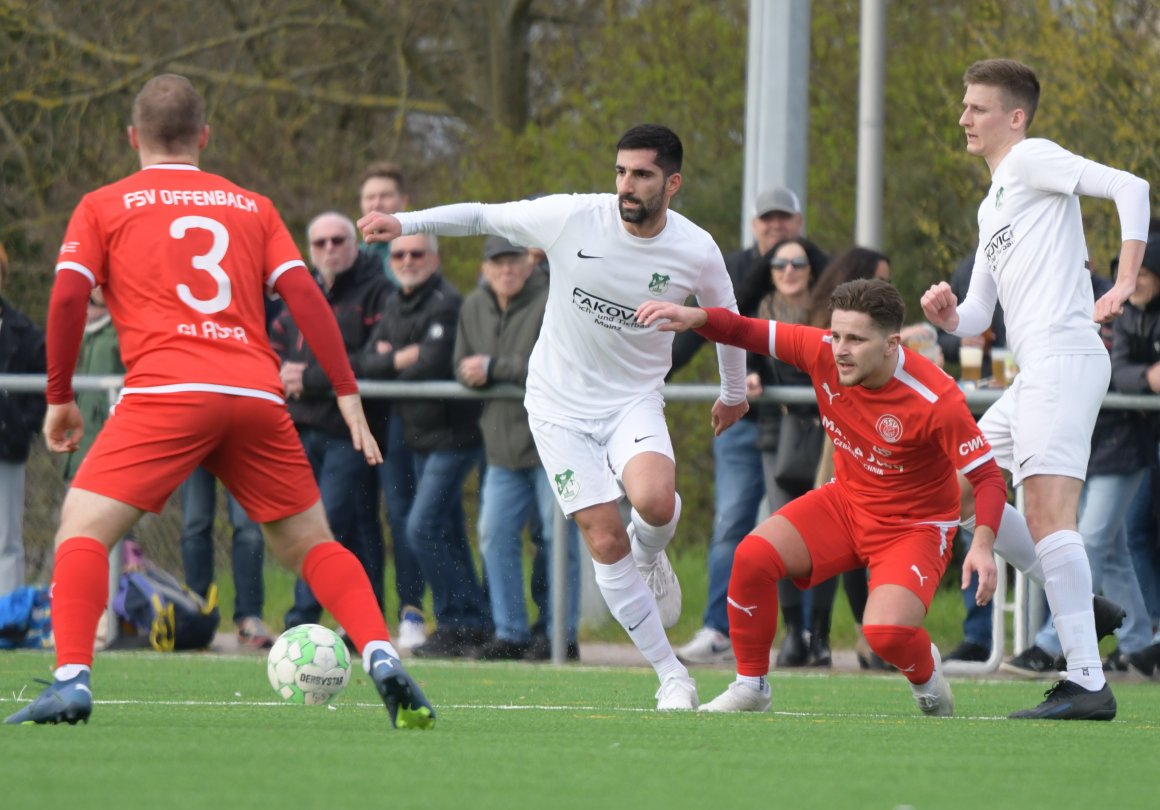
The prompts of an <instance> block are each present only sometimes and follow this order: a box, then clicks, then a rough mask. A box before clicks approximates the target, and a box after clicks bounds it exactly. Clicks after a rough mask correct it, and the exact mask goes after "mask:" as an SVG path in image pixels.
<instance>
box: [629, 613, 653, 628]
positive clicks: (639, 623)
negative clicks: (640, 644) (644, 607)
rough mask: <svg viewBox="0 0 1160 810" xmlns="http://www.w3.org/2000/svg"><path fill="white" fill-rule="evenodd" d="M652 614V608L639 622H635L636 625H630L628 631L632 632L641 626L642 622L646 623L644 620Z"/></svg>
mask: <svg viewBox="0 0 1160 810" xmlns="http://www.w3.org/2000/svg"><path fill="white" fill-rule="evenodd" d="M651 615H652V611H651V610H650V611H649V612H648V613H646V614H644V616H643V617H642V618H641V620H640V621H639V622H637V623H636V624H634V625H632V626H630V627H629V628H628V632H630V633H631V632H632V631H633V630H635V629H636V628H638V627H640V626H641V625H642V624H644V620H645V619H647V618H648V617H649V616H651Z"/></svg>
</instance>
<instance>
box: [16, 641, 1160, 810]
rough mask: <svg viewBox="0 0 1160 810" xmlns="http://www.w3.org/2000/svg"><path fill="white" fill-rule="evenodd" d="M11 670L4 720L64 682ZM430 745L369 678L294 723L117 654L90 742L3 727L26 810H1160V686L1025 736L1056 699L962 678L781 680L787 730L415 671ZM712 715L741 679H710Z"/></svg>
mask: <svg viewBox="0 0 1160 810" xmlns="http://www.w3.org/2000/svg"><path fill="white" fill-rule="evenodd" d="M50 666H51V658H50V656H49V655H47V654H44V653H25V652H19V653H4V654H0V713H2V714H3V715H5V716H6V715H8V714H10V713H11V712H12V711H15V710H16V708H18V706H19V705H21V704H19V703H18V702H16V701H15V700H14V693H18V692H19V691H20V690H21V689H22V688H24V687H25V686H26V685H27V690H26V691H25V693H24V694H25V697H27V696H29V695H30V694H35V692H36V690H38V689H39V688H40V687H39V685H37V684H34V683H32V678H33V676H40V677H47V676H48V670H49V668H50ZM410 667H411V669H412V672H413V673H414V675H415V676H416V677H417V679H418V680H419V681H420V682H421V684H422V686H423V688H424V689H425V690H426V693H427V695H428V697H429V698H431V700H432V702H433V703H434V704H435V706H436V710H437V713H438V721H437V724H436V727H435V729H434V730H432V731H426V732H419V731H395V730H392V729H391V728H390V725H389V722H388V720H387V716H386V713H385V711H384V710H383V709H382V706H381V704H379V702H378V699H377V696H376V694H375V692H374V690H373V689H372V688H371V686H370V684H369V682H368V679H367V678H366V676H365V675H363V674H362V671H361V669H357V670H356V672H355V674H354V677H353V678H352V681H351V683H350V685H349V686H348V687H347V689H346V691H345V692H343V693H342V694H341V695H340V696H339V697H338V698H337V699H336V701H335V703H334V704H333V707H305V706H292V705H285V704H281V703H279V702H278V701H277V699H276V696H275V695H274V692H273V691H272V690H271V689H270V687H269V685H268V684H267V682H266V674H265V660H264V658H261V657H257V656H255V657H236V658H232V657H223V656H215V655H208V654H158V653H151V652H149V653H104V654H101V655H99V657H98V659H97V667H96V670H95V672H94V676H93V688H94V693H95V696H96V700H97V703H96V706H95V709H94V713H93V717H92V721H91V722H90V723H89V725H87V726H80V725H78V726H75V727H70V726H0V806H3V807H6V808H7V807H12V808H51V807H78V808H79V807H84V808H90V807H91V808H138V807H142V808H158V809H159V810H179V809H180V808H268V809H272V810H283V809H285V810H304V809H305V808H330V807H337V806H351V807H360V808H361V807H366V808H454V810H468V808H470V810H484V808H525V807H526V808H537V810H539V809H540V808H548V810H564V809H565V808H604V807H609V808H617V810H620V809H621V808H624V809H625V810H627V809H628V808H632V809H633V810H636V809H637V808H705V809H706V810H726V808H729V809H730V810H731V809H732V808H757V807H760V808H780V807H787V808H789V807H793V808H796V807H803V808H809V807H817V808H900V807H912V808H960V807H961V808H971V810H976V809H977V808H979V807H987V808H1006V807H1018V808H1038V807H1044V808H1048V807H1049V808H1068V807H1084V808H1093V807H1106V806H1114V807H1124V808H1137V807H1139V808H1144V807H1155V806H1156V802H1157V798H1156V797H1157V796H1158V795H1160V769H1158V768H1157V767H1156V756H1157V751H1158V750H1160V749H1158V742H1160V722H1158V720H1157V718H1160V686H1158V685H1157V684H1154V683H1138V682H1127V681H1117V682H1115V683H1114V684H1113V686H1114V688H1115V691H1116V695H1117V698H1118V700H1119V703H1120V713H1119V716H1118V717H1117V719H1116V720H1115V721H1114V722H1111V723H1094V722H1085V723H1078V722H1075V723H1067V722H1018V721H1009V720H1006V719H1004V717H1005V715H1006V713H1007V712H1009V711H1011V710H1013V709H1017V708H1025V707H1027V706H1030V705H1033V704H1034V703H1036V702H1038V700H1039V698H1040V696H1041V692H1042V691H1043V689H1044V688H1045V684H1043V683H1038V682H1036V683H1027V682H1016V681H984V680H955V679H952V681H951V683H952V685H953V687H954V691H955V699H956V715H957V716H956V717H954V718H947V719H933V718H927V717H923V716H922V715H920V714H919V713H918V711H917V709H916V708H915V706H914V703H913V701H912V699H911V696H910V690H909V689H908V687H907V684H906V682H905V680H904V679H903V678H902V677H901V676H898V675H891V676H870V675H842V674H792V675H780V674H775V675H774V676H773V678H772V682H773V689H774V706H773V711H772V712H770V713H765V714H746V715H705V714H692V713H659V712H656V711H654V710H652V707H653V705H654V700H653V692H654V691H655V689H656V679H655V676H654V675H653V673H652V672H651V670H645V669H638V668H603V667H587V666H569V667H563V668H558V669H557V668H553V667H550V666H546V665H545V666H534V665H528V664H518V663H517V664H481V663H468V662H414V663H412V664H411V665H410ZM694 674H695V676H696V677H697V679H698V684H699V689H700V694H701V699H702V700H705V701H707V700H709V699H711V698H712V697H714V696H715V695H716V694H718V693H719V692H720V691H721V690H722V689H723V688H724V687H725V685H726V684H727V683H728V682H729V680H730V679H731V677H732V676H731V673H729V672H728V671H726V670H721V669H714V670H700V671H695V672H694Z"/></svg>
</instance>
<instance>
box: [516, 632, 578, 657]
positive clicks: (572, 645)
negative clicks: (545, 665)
mask: <svg viewBox="0 0 1160 810" xmlns="http://www.w3.org/2000/svg"><path fill="white" fill-rule="evenodd" d="M564 658H565V659H566V660H568V661H579V660H580V645H579V644H577V643H576V642H575V641H569V642H568V648H567V649H566V650H565V652H564ZM524 660H525V661H550V660H552V639H550V638H549V637H548V636H547V634H545V633H533V634H532V643H531V644H529V645H528V651H527V652H526V653H524Z"/></svg>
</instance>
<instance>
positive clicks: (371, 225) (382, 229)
mask: <svg viewBox="0 0 1160 810" xmlns="http://www.w3.org/2000/svg"><path fill="white" fill-rule="evenodd" d="M355 224H356V225H358V229H359V230H360V231H361V232H362V236H363V241H364V242H390V241H391V240H392V239H394V238H395V237H397V236H401V235H402V233H403V226H402V224H401V223H400V222H399V220H397V219H396V218H395V217H394V216H392V215H391V214H384V213H382V212H381V211H371V212H370V213H369V214H367V215H366V216H364V217H362V218H361V219H359V221H358V222H357V223H355Z"/></svg>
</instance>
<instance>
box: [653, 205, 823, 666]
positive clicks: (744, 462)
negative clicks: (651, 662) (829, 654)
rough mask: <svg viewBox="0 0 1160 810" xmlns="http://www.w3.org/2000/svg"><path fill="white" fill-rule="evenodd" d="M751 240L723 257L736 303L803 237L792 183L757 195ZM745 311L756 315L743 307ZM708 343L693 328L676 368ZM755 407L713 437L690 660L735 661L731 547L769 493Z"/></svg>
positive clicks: (677, 351) (680, 339)
mask: <svg viewBox="0 0 1160 810" xmlns="http://www.w3.org/2000/svg"><path fill="white" fill-rule="evenodd" d="M752 228H753V239H754V242H753V244H752V245H750V246H749V247H747V248H742V249H741V250H736V251H734V252H732V253H730V254H728V255H727V256H726V257H725V269H726V270H728V271H729V278H730V279H732V281H733V291H734V294H735V295H737V300H738V305H739V306H740V307H745V304H744V303H743V302H742V301H741V294H742V290H743V289H744V288H745V286H746V282H747V281H748V279H749V277H750V275H751V274H752V273H754V272H763V273H768V272H769V269H768V267H769V265H768V263H767V262H762V261H761V257H762V256H764V255H765V254H766V253H768V252H769V251H770V250H772V249H773V246H774V245H776V244H777V243H778V242H780V241H782V240H783V239H790V238H793V237H796V236H801V233H802V210H801V204H800V203H799V202H798V196H797V195H796V194H794V193H793V191H791V190H790V189H788V188H784V187H782V186H775V187H774V188H771V189H768V190H766V191H763V192H761V193H760V194H758V195H757V201H756V204H755V205H754V211H753V222H752ZM741 314H742V315H752V314H753V313H752V312H746V311H745V310H744V309H742V312H741ZM704 342H705V340H704V338H702V337H701V336H700V335H698V334H697V333H695V332H693V331H692V330H690V331H688V332H682V333H681V334H679V335H677V337H676V339H675V340H674V341H673V368H672V371H671V372H669V373H670V375H672V374H675V373H676V372H677V371H678V370H679V369H680V368H682V367H683V366H685V365H686V364H687V363H688V362H689V361H690V360H692V359H693V355H694V354H696V352H697V350H698V349H700V348H701V345H702V344H703V343H704ZM757 413H758V409H757V408H751V409H750V411H749V413H747V414H746V415H745V417H744V418H742V419H741V420H740V421H738V423H737V424H736V425H734V426H733V428H732V429H731V430H727V431H725V432H724V433H722V434H721V435H720V436H716V437H715V438H714V439H713V468H714V484H715V491H716V499H715V504H714V512H715V515H714V518H713V539H712V541H711V543H710V545H709V555H708V561H707V565H708V566H709V599H708V602H707V604H706V605H705V615H704V617H703V619H702V622H703V624H702V627H701V629H700V630H698V631H697V633H696V635H694V636H693V638H692V640H690V641H689V642H688V643H687V644H685V645H684V646H682V647H678V648H677V651H676V652H677V657H678V658H680V659H681V660H682V661H683V662H685V663H686V664H719V663H724V662H727V661H732V660H733V646H732V645H731V644H730V642H729V618H728V615H727V613H726V608H725V597H726V595H727V592H728V589H729V574H730V573H731V572H732V570H733V552H734V550H735V549H736V548H737V544H738V543H740V542H741V540H742V538H744V537H745V535H746V533H747V532H748V531H749V530H750V529H752V528H753V527H754V525H756V521H757V510H758V508H759V506H760V504H761V499H762V498H764V497H765V483H764V481H765V479H764V477H763V473H762V467H761V451H760V450H758V449H757Z"/></svg>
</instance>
